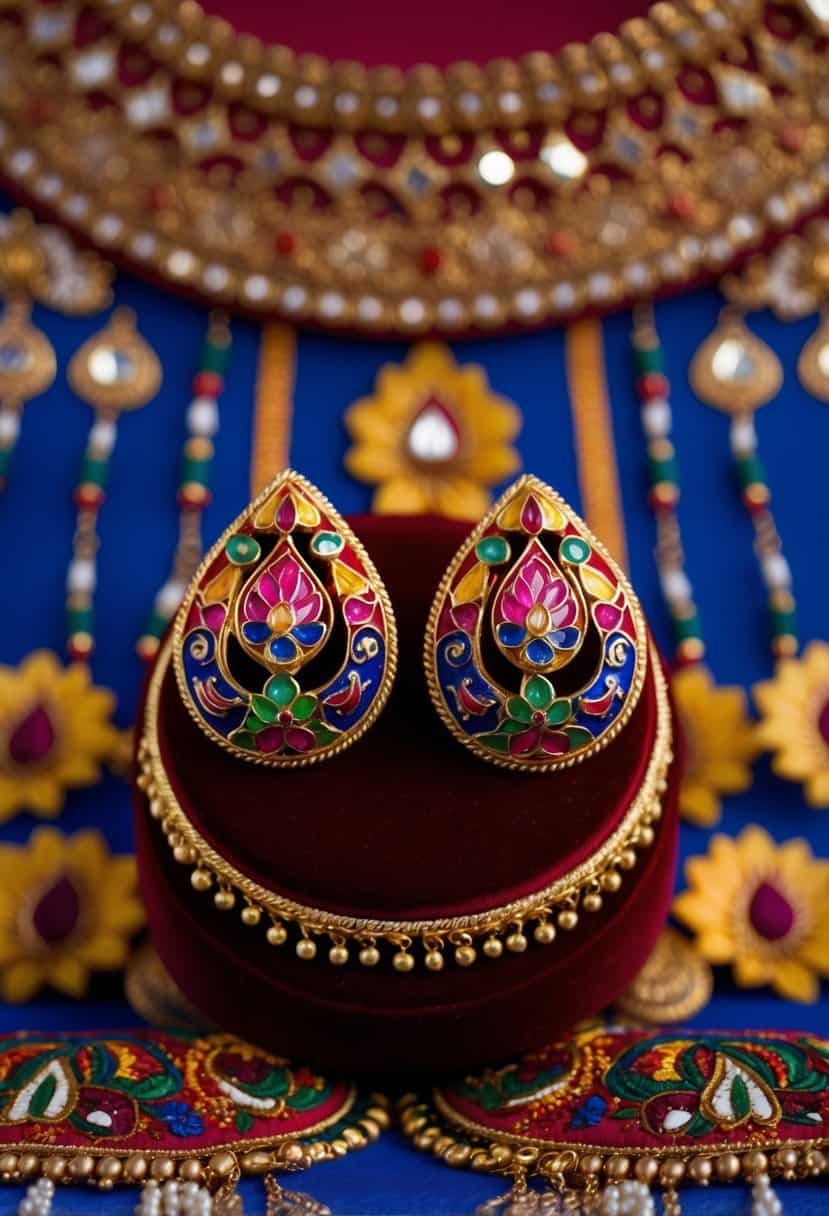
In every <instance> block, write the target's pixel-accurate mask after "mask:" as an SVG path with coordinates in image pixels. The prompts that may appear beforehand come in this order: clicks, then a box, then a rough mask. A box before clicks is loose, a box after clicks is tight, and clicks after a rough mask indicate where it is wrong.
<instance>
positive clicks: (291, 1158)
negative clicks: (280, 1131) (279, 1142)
mask: <svg viewBox="0 0 829 1216" xmlns="http://www.w3.org/2000/svg"><path fill="white" fill-rule="evenodd" d="M280 1156H281V1158H282V1160H283V1161H284V1162H285V1164H286V1165H304V1164H305V1163H306V1162H307V1153H306V1152H305V1149H304V1148H303V1147H302V1145H301V1144H297V1143H296V1142H294V1143H292V1144H286V1145H285V1147H284V1149H283V1150H282V1152H281V1154H280Z"/></svg>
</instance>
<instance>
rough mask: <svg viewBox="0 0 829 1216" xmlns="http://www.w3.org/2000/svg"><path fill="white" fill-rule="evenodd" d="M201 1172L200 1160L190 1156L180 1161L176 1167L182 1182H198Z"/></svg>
mask: <svg viewBox="0 0 829 1216" xmlns="http://www.w3.org/2000/svg"><path fill="white" fill-rule="evenodd" d="M203 1172H204V1171H203V1170H202V1166H201V1162H200V1161H196V1160H195V1158H192V1157H191V1158H190V1159H189V1160H187V1161H182V1163H181V1165H180V1166H179V1167H178V1176H179V1178H180V1179H181V1180H182V1182H200V1181H201V1177H202V1174H203Z"/></svg>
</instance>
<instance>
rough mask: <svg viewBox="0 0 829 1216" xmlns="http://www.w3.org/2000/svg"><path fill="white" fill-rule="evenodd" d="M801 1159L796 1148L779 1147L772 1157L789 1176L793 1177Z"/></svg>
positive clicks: (778, 1166)
mask: <svg viewBox="0 0 829 1216" xmlns="http://www.w3.org/2000/svg"><path fill="white" fill-rule="evenodd" d="M799 1159H800V1158H799V1156H798V1152H797V1149H794V1148H779V1149H778V1150H777V1152H776V1153H775V1154H774V1156H773V1157H772V1161H773V1162H774V1164H775V1165H776V1166H777V1168H778V1169H779V1170H782V1171H783V1173H784V1174H785V1175H786V1176H787V1177H791V1175H792V1174H794V1172H795V1170H796V1169H797V1163H798V1161H799Z"/></svg>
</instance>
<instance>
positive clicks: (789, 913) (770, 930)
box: [748, 881, 795, 942]
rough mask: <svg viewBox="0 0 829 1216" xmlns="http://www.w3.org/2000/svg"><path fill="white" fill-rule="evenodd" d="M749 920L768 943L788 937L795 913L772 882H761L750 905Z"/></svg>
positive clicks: (756, 931) (755, 930)
mask: <svg viewBox="0 0 829 1216" xmlns="http://www.w3.org/2000/svg"><path fill="white" fill-rule="evenodd" d="M748 919H749V922H750V924H751V927H752V929H753V930H754V932H755V933H756V934H757V935H758V936H759V937H762V938H764V939H765V940H766V941H768V942H779V941H781V940H782V938H784V937H786V936H788V934H789V933H790V932H791V930H792V926H793V925H794V922H795V912H794V908H793V907H792V905H791V904H790V903H789V901H788V899H787V898H786V896H785V895H784V894H783V892H782V891H781V890H780V888H779V887H777V886H775V884H774V883H773V882H771V881H765V882H761V883H760V885H759V886H758V888H757V890H756V891H755V892H754V894H753V895H752V897H751V902H750V904H749V905H748Z"/></svg>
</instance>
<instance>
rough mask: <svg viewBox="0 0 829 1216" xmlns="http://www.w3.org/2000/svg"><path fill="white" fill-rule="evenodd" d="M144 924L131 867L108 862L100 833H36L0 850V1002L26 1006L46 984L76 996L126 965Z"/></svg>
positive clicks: (130, 861) (121, 860) (126, 861)
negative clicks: (97, 974)
mask: <svg viewBox="0 0 829 1216" xmlns="http://www.w3.org/2000/svg"><path fill="white" fill-rule="evenodd" d="M143 923H144V910H143V907H142V905H141V902H140V900H139V898H138V895H137V892H136V870H135V860H134V858H132V857H114V856H113V855H112V854H111V853H110V852H109V850H108V848H107V846H106V842H105V841H104V839H103V837H102V836H101V834H100V833H99V832H95V831H85V832H78V833H77V834H76V835H75V836H72V837H65V836H63V835H62V834H61V833H60V832H59V831H57V830H56V829H55V828H39V829H38V830H37V831H36V832H35V833H34V834H33V836H32V838H31V840H30V842H29V844H28V845H27V846H24V847H18V846H16V845H3V846H0V997H2V999H3V1000H4V1001H14V1002H22V1001H28V1000H30V999H31V998H32V997H33V996H35V994H36V993H37V992H38V991H39V990H40V988H41V987H43V985H44V984H50V985H51V986H52V987H53V988H56V989H57V990H58V991H60V992H63V993H65V994H66V995H67V996H72V997H82V996H83V995H84V993H85V992H86V989H87V986H88V983H89V976H90V972H92V971H98V970H104V971H111V970H114V969H117V968H120V967H122V966H123V965H124V963H125V962H126V959H127V954H128V950H129V940H130V938H131V937H132V935H133V934H134V933H135V932H136V931H137V930H138V929H140V928H141V926H142V925H143Z"/></svg>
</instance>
